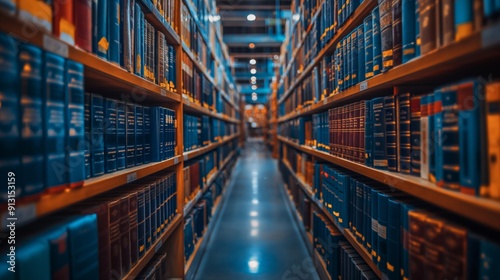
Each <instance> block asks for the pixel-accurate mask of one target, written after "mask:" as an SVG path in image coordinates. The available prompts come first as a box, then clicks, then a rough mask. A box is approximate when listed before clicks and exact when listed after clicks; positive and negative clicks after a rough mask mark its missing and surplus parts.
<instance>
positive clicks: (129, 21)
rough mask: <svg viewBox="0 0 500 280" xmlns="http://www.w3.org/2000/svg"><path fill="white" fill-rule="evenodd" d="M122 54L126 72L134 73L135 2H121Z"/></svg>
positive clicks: (132, 0)
mask: <svg viewBox="0 0 500 280" xmlns="http://www.w3.org/2000/svg"><path fill="white" fill-rule="evenodd" d="M120 6H121V9H120V54H121V64H122V67H123V68H125V70H127V71H129V72H131V73H133V72H134V61H133V48H134V36H135V30H134V20H135V19H134V16H135V11H134V7H135V1H134V0H120Z"/></svg>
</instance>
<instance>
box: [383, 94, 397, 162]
mask: <svg viewBox="0 0 500 280" xmlns="http://www.w3.org/2000/svg"><path fill="white" fill-rule="evenodd" d="M395 105H396V104H395V101H394V96H386V97H385V98H384V112H385V139H386V141H385V145H386V155H387V168H388V169H389V171H395V172H396V171H398V145H397V129H396V106H395Z"/></svg>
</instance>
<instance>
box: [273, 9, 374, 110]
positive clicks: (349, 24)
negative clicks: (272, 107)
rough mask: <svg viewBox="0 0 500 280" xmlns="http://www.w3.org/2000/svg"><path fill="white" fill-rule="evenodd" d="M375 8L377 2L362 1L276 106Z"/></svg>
mask: <svg viewBox="0 0 500 280" xmlns="http://www.w3.org/2000/svg"><path fill="white" fill-rule="evenodd" d="M376 6H377V1H375V0H365V1H363V2H362V3H361V4H360V5H359V6H358V7H357V8H356V10H355V11H354V13H353V14H352V15H351V16H350V17H349V19H348V20H347V21H346V22H345V23H344V25H343V26H342V27H341V28H340V29H338V30H337V32H336V33H335V35H334V36H333V38H332V39H331V40H330V42H329V43H328V44H327V45H326V46H325V47H324V48H323V49H322V50H321V51H320V52H319V53H318V55H317V56H316V57H315V58H314V59H313V61H312V62H311V63H309V65H308V66H307V67H306V68H305V69H304V71H302V73H300V75H299V76H298V77H295V82H294V83H293V84H292V85H291V86H290V87H289V88H288V90H287V91H286V92H285V94H284V95H283V96H282V97H281V98H280V99H279V100H278V104H281V103H282V102H283V101H284V100H285V99H286V98H287V97H288V95H290V93H291V92H292V91H293V90H294V89H295V87H296V86H297V85H298V84H299V83H301V82H302V80H303V79H304V78H305V77H306V76H307V75H308V74H309V72H311V71H312V69H313V68H314V66H316V65H317V64H318V63H319V62H320V61H321V59H323V56H324V55H325V54H327V53H329V52H331V50H332V49H333V48H334V47H335V46H336V45H337V42H338V41H340V39H342V38H343V37H344V36H346V35H347V34H348V33H349V32H350V31H351V30H352V29H353V28H354V27H355V26H356V25H359V23H360V22H363V20H364V19H365V17H367V16H368V15H369V13H371V11H372V10H373V8H375V7H376Z"/></svg>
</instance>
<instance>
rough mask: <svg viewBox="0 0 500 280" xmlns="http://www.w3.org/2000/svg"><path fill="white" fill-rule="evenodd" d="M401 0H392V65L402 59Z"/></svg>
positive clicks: (397, 63)
mask: <svg viewBox="0 0 500 280" xmlns="http://www.w3.org/2000/svg"><path fill="white" fill-rule="evenodd" d="M401 2H402V0H393V1H392V40H393V49H392V51H393V53H392V58H393V61H394V64H393V66H397V65H399V64H401V63H402V61H403V37H402V36H403V22H402V21H403V20H402V3H401Z"/></svg>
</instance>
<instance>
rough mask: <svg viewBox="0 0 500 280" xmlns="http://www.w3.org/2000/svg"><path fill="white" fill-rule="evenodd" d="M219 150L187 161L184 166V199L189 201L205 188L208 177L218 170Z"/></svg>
mask: <svg viewBox="0 0 500 280" xmlns="http://www.w3.org/2000/svg"><path fill="white" fill-rule="evenodd" d="M218 158H219V153H218V151H217V150H214V151H210V152H208V153H206V154H205V155H204V156H203V157H202V158H201V159H196V160H194V161H191V162H190V163H186V166H185V167H184V201H186V202H188V201H190V200H191V199H193V197H194V196H195V195H196V193H197V192H198V191H201V190H203V189H204V188H205V186H206V184H207V183H208V182H207V181H208V179H209V178H210V177H211V176H212V174H214V173H215V172H216V171H217V164H216V163H217V159H218Z"/></svg>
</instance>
